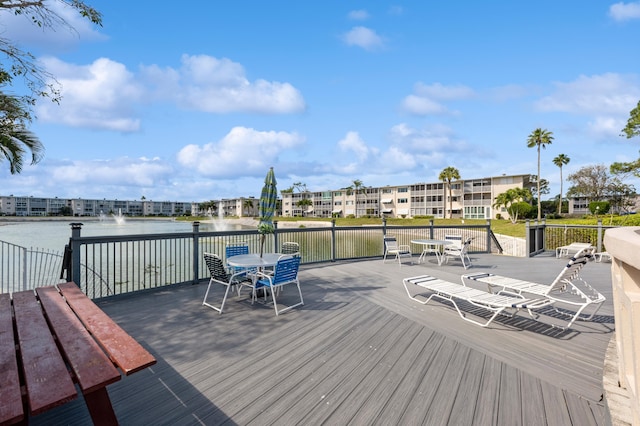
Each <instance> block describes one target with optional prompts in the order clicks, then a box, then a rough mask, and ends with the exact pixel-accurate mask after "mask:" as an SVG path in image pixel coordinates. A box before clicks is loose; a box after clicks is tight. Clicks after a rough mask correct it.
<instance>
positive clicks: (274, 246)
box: [273, 220, 278, 252]
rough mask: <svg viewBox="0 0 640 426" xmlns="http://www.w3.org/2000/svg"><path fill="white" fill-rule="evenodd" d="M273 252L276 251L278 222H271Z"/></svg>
mask: <svg viewBox="0 0 640 426" xmlns="http://www.w3.org/2000/svg"><path fill="white" fill-rule="evenodd" d="M273 251H276V252H277V251H278V221H277V220H274V221H273Z"/></svg>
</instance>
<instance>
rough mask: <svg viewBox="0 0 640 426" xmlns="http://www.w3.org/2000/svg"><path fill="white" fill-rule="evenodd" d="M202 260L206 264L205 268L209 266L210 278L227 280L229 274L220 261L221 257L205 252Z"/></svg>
mask: <svg viewBox="0 0 640 426" xmlns="http://www.w3.org/2000/svg"><path fill="white" fill-rule="evenodd" d="M204 261H205V262H206V264H207V268H209V274H211V278H213V279H214V280H217V281H222V282H225V283H226V282H229V274H228V273H227V270H226V269H225V267H224V263H222V259H220V256H218V255H217V254H213V253H205V254H204Z"/></svg>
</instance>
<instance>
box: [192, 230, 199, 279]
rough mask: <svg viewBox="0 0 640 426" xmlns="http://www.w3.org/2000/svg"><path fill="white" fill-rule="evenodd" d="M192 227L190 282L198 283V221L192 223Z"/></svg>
mask: <svg viewBox="0 0 640 426" xmlns="http://www.w3.org/2000/svg"><path fill="white" fill-rule="evenodd" d="M192 227H193V281H192V284H197V283H198V278H199V276H198V275H199V273H198V271H199V270H200V268H199V265H200V241H199V237H200V235H199V233H200V222H198V221H195V222H193V224H192Z"/></svg>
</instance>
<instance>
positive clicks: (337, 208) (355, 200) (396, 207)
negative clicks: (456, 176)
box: [282, 174, 531, 219]
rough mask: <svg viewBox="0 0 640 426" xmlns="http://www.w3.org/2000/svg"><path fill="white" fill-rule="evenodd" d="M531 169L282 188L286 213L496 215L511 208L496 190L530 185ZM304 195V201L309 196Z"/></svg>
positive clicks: (341, 215)
mask: <svg viewBox="0 0 640 426" xmlns="http://www.w3.org/2000/svg"><path fill="white" fill-rule="evenodd" d="M529 178H530V175H528V174H527V175H511V176H505V175H503V176H495V177H487V178H481V179H469V180H459V181H455V182H452V184H451V190H449V186H448V185H447V184H445V183H444V182H434V183H416V184H411V185H394V186H384V187H378V188H373V187H368V188H361V189H360V190H359V191H357V192H356V191H355V190H354V189H350V188H343V189H339V190H333V191H324V192H290V193H283V194H282V215H283V216H309V217H348V216H351V215H353V216H356V217H362V216H374V217H402V218H405V217H416V216H433V217H435V218H448V217H449V216H450V213H451V214H452V216H453V217H454V218H465V219H494V218H495V217H496V215H497V214H498V213H499V214H500V215H501V216H502V217H508V213H507V212H506V209H503V208H501V209H499V210H496V209H495V208H494V207H493V203H494V200H495V198H496V196H497V195H498V194H500V193H503V192H505V191H506V190H507V189H510V188H524V187H530V186H531V182H530V179H529ZM303 200H304V201H303Z"/></svg>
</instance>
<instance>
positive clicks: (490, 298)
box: [402, 275, 551, 327]
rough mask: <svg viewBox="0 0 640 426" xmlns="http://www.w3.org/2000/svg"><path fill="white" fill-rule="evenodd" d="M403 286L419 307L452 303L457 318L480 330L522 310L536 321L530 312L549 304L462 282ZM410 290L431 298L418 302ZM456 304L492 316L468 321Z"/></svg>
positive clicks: (415, 281) (431, 280) (416, 280)
mask: <svg viewBox="0 0 640 426" xmlns="http://www.w3.org/2000/svg"><path fill="white" fill-rule="evenodd" d="M402 284H403V285H404V288H405V290H406V291H407V295H408V296H409V298H410V299H412V300H414V301H416V302H418V303H420V304H422V305H426V304H427V303H429V302H430V301H431V300H432V299H433V298H438V299H441V300H445V301H448V302H451V304H452V305H453V306H454V308H456V311H457V312H458V315H460V318H462V319H463V320H465V321H468V322H471V323H473V324H476V325H479V326H480V327H487V326H488V325H489V324H491V323H492V322H493V320H494V319H495V318H496V317H497V316H498V315H504V316H506V317H512V316H514V315H515V314H516V313H518V311H519V310H521V309H525V310H526V311H527V312H528V313H529V315H530V316H531V318H533V319H536V318H537V315H536V314H534V313H533V310H535V309H540V308H543V307H545V306H548V305H549V304H550V303H551V302H550V301H549V300H548V299H546V298H536V299H527V298H525V297H523V296H520V295H511V294H497V293H491V292H489V291H484V290H480V289H476V288H472V287H468V286H466V285H465V284H464V282H463V283H460V284H458V283H453V282H450V281H445V280H442V279H439V278H435V277H432V276H430V275H419V276H416V277H410V278H405V279H403V280H402ZM412 286H418V287H421V288H424V289H425V290H428V291H429V292H430V293H431V295H429V297H427V298H426V299H424V298H418V297H417V296H419V294H415V295H413V294H411V291H410V290H409V287H412ZM458 301H464V302H467V303H469V304H471V305H473V306H477V307H479V308H483V309H486V310H487V311H489V312H492V313H493V315H492V316H491V317H490V318H489V319H488V320H487V321H486V322H484V323H483V322H480V321H477V320H475V319H472V318H468V317H467V315H466V313H465V312H463V311H462V310H461V309H460V307H459V306H458V303H457V302H458Z"/></svg>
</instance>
